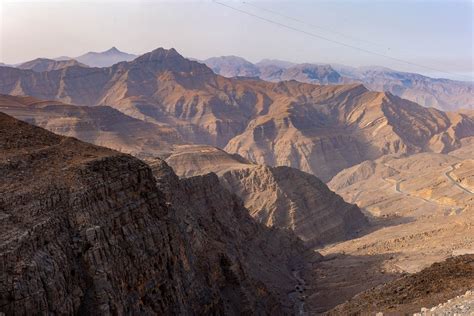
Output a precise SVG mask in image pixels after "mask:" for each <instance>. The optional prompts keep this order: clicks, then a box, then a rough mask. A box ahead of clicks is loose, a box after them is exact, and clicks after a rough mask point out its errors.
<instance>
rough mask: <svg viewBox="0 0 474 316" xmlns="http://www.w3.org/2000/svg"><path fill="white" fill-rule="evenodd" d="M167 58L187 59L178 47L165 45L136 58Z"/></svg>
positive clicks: (144, 59)
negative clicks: (168, 47) (178, 50)
mask: <svg viewBox="0 0 474 316" xmlns="http://www.w3.org/2000/svg"><path fill="white" fill-rule="evenodd" d="M166 59H182V60H186V58H184V57H183V56H182V55H180V54H179V53H178V52H177V51H176V49H174V48H170V49H166V48H163V47H159V48H157V49H155V50H152V51H151V52H148V53H145V54H143V55H140V56H138V57H137V58H136V59H135V60H136V61H162V60H166Z"/></svg>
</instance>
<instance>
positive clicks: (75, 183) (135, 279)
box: [0, 113, 317, 315]
mask: <svg viewBox="0 0 474 316" xmlns="http://www.w3.org/2000/svg"><path fill="white" fill-rule="evenodd" d="M0 149H1V156H0V170H1V173H2V182H0V193H1V194H0V196H1V199H0V216H1V219H2V221H1V224H0V225H1V229H0V253H1V256H0V265H1V266H2V269H1V272H0V306H2V312H5V313H6V314H15V315H26V314H30V313H32V312H33V313H48V314H49V313H55V314H56V313H57V314H77V313H79V314H81V313H82V314H240V313H242V312H244V313H245V312H248V313H257V314H275V313H277V314H278V313H284V312H288V311H289V310H291V308H292V306H293V302H292V301H291V300H290V299H289V297H288V296H287V295H286V294H287V291H288V289H289V288H290V287H292V285H293V284H294V283H292V282H295V281H294V280H293V278H292V275H291V269H293V268H296V267H299V265H301V264H302V260H303V254H304V253H305V248H304V247H303V246H302V244H301V242H300V241H298V240H297V239H296V238H295V237H294V236H291V235H288V234H287V233H284V232H281V231H279V230H275V229H274V230H270V229H268V228H265V227H264V226H263V225H259V224H257V223H255V222H253V221H252V220H251V218H250V217H249V216H248V214H247V213H248V211H247V210H246V209H245V208H244V207H243V206H242V204H241V203H240V202H239V201H238V199H237V198H235V197H234V196H232V195H231V194H230V193H229V192H228V191H226V190H225V189H224V188H222V187H220V186H219V184H218V180H217V178H216V177H215V176H213V175H209V176H204V177H198V178H192V179H189V180H183V181H181V180H179V179H178V178H177V177H176V176H175V175H174V173H173V172H172V170H171V169H170V168H169V167H167V166H166V164H164V163H163V162H161V161H158V162H156V163H155V165H154V169H155V176H156V177H157V178H158V183H157V182H156V180H155V178H154V176H153V174H152V171H151V170H150V168H149V167H148V166H147V165H146V164H145V163H143V162H141V161H140V160H138V159H135V158H132V157H131V156H127V155H124V154H120V153H117V152H115V151H112V150H108V149H104V148H102V147H97V146H93V145H89V144H86V143H82V142H80V141H78V140H76V139H73V138H65V137H61V136H58V135H55V134H52V133H50V132H47V131H45V130H43V129H41V128H38V127H34V126H31V125H28V124H26V123H24V122H21V121H17V120H15V119H13V118H11V117H9V116H7V115H5V114H2V113H0ZM157 165H159V166H158V167H157ZM183 197H184V198H183ZM316 259H317V257H316Z"/></svg>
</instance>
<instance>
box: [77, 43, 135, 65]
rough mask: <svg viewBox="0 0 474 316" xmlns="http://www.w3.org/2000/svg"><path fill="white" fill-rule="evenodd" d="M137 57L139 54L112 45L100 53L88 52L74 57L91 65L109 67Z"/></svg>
mask: <svg viewBox="0 0 474 316" xmlns="http://www.w3.org/2000/svg"><path fill="white" fill-rule="evenodd" d="M136 57H137V55H133V54H128V53H124V52H122V51H119V50H118V49H117V48H116V47H112V48H110V49H108V50H106V51H103V52H100V53H97V52H88V53H86V54H84V55H81V56H78V57H75V58H74V59H75V60H77V61H78V62H80V63H83V64H86V65H88V66H90V67H109V66H112V65H114V64H116V63H119V62H122V61H131V60H133V59H135V58H136Z"/></svg>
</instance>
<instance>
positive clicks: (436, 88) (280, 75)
mask: <svg viewBox="0 0 474 316" xmlns="http://www.w3.org/2000/svg"><path fill="white" fill-rule="evenodd" d="M204 62H205V63H206V65H208V66H209V67H210V68H211V69H212V70H213V71H215V72H216V73H218V74H220V75H223V76H225V77H235V76H251V77H259V78H261V79H263V80H267V81H281V80H297V81H301V82H307V83H316V84H340V83H354V82H358V83H362V84H364V86H366V87H367V88H368V89H370V90H373V91H386V92H390V93H392V94H394V95H397V96H399V97H402V98H404V99H408V100H411V101H413V102H416V103H418V104H421V105H423V106H426V107H435V108H438V109H441V110H445V111H452V110H457V109H461V108H464V109H474V84H473V83H472V82H462V81H454V80H449V79H434V78H430V77H426V76H423V75H419V74H416V73H407V72H400V71H395V70H392V69H388V68H384V67H359V68H355V67H349V66H343V65H323V64H310V63H306V64H294V63H289V62H285V61H278V60H263V61H261V62H259V63H256V64H252V63H250V62H249V61H247V60H245V59H243V58H241V57H236V56H222V57H213V58H209V59H206V60H205V61H204Z"/></svg>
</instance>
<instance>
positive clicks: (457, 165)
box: [444, 163, 474, 194]
mask: <svg viewBox="0 0 474 316" xmlns="http://www.w3.org/2000/svg"><path fill="white" fill-rule="evenodd" d="M460 165H461V164H460V163H455V164H452V165H451V166H450V170H448V171H446V172H445V173H444V175H445V176H446V178H448V180H450V181H451V182H452V183H453V184H454V185H455V186H457V187H458V188H460V189H461V190H463V191H464V192H466V193H467V194H474V192H472V191H471V190H469V189H468V188H466V187H463V186H462V185H461V184H460V183H459V182H457V181H456V180H455V179H454V178H453V177H452V176H451V174H452V173H453V172H454V170H456V169H457V168H459V166H460Z"/></svg>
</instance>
